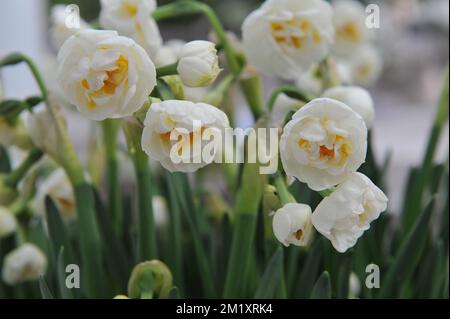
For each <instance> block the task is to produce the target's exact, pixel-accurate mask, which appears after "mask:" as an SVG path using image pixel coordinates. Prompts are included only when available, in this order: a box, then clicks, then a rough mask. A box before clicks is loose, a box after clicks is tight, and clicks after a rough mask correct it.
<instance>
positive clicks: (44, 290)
mask: <svg viewBox="0 0 450 319" xmlns="http://www.w3.org/2000/svg"><path fill="white" fill-rule="evenodd" d="M39 289H40V291H41V296H42V298H43V299H54V297H53V294H52V292H51V291H50V288H49V287H48V285H47V282H46V281H45V279H44V277H40V278H39Z"/></svg>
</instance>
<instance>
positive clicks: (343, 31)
mask: <svg viewBox="0 0 450 319" xmlns="http://www.w3.org/2000/svg"><path fill="white" fill-rule="evenodd" d="M336 34H337V36H339V37H342V38H345V39H349V40H350V41H353V42H357V41H359V39H360V38H361V33H360V31H359V28H358V26H357V25H356V23H354V22H347V23H345V24H343V25H342V26H341V27H340V28H338V29H337V31H336Z"/></svg>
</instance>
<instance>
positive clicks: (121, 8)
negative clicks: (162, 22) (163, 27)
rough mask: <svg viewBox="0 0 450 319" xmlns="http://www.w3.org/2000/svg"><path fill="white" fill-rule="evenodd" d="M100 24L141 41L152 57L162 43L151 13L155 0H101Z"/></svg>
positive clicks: (154, 6) (154, 7)
mask: <svg viewBox="0 0 450 319" xmlns="http://www.w3.org/2000/svg"><path fill="white" fill-rule="evenodd" d="M100 3H101V11H100V25H101V26H102V27H103V28H104V29H107V30H117V31H118V32H119V34H120V35H123V36H127V37H130V38H132V39H134V40H135V41H136V42H137V43H139V44H140V45H141V46H142V47H143V48H144V49H145V50H146V51H147V53H148V55H149V56H150V57H152V58H153V57H154V56H155V55H156V53H157V52H158V50H159V47H160V46H161V45H162V39H161V35H160V33H159V29H158V25H157V24H156V22H155V20H153V18H152V15H151V13H152V12H153V10H155V9H156V6H157V4H156V1H155V0H101V1H100Z"/></svg>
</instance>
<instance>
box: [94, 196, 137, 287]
mask: <svg viewBox="0 0 450 319" xmlns="http://www.w3.org/2000/svg"><path fill="white" fill-rule="evenodd" d="M94 200H95V211H96V213H97V220H98V226H99V229H100V236H101V238H102V242H103V247H104V249H105V259H106V261H107V263H108V266H109V267H108V268H109V269H111V270H112V272H113V273H114V274H115V275H116V277H115V278H117V279H118V281H119V285H120V286H122V287H123V285H125V284H126V283H127V281H128V276H129V273H130V270H131V268H132V265H131V264H130V263H129V258H127V257H128V256H127V255H126V252H125V247H124V246H123V243H122V242H121V241H119V240H118V238H117V236H116V234H115V233H114V229H113V224H112V220H111V216H110V215H109V214H108V213H107V212H106V210H105V208H104V206H103V204H102V202H101V199H100V196H99V194H98V192H97V191H96V190H95V189H94Z"/></svg>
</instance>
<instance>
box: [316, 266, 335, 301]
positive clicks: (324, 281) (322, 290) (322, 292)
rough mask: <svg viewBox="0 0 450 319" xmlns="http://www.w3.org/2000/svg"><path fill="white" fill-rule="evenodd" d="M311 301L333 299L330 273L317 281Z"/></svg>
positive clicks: (323, 274) (324, 274)
mask: <svg viewBox="0 0 450 319" xmlns="http://www.w3.org/2000/svg"><path fill="white" fill-rule="evenodd" d="M311 299H331V281H330V274H329V273H328V271H324V272H323V273H322V275H320V277H319V279H317V281H316V283H315V284H314V287H313V289H312V292H311Z"/></svg>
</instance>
